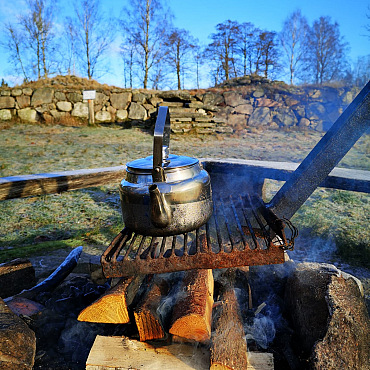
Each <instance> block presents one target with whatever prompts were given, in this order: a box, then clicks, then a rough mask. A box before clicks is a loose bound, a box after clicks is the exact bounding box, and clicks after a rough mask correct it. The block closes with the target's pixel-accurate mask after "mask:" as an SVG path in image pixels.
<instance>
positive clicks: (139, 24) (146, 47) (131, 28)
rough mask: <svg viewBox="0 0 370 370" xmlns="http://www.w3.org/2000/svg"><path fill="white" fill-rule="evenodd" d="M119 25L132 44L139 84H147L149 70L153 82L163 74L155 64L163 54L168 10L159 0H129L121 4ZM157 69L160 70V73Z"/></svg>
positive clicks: (156, 81)
mask: <svg viewBox="0 0 370 370" xmlns="http://www.w3.org/2000/svg"><path fill="white" fill-rule="evenodd" d="M121 18H122V19H121V22H120V23H121V27H122V30H123V36H124V38H125V42H126V43H127V44H130V45H132V46H134V48H135V49H134V51H135V57H136V60H137V63H138V65H139V66H140V69H141V74H142V85H143V87H144V89H147V88H148V82H149V80H150V74H151V73H152V74H153V76H152V77H151V80H152V81H153V84H154V85H156V86H157V85H158V78H159V77H160V76H161V75H162V67H160V66H158V65H159V64H160V63H161V62H162V61H163V58H164V57H165V55H166V50H165V47H164V46H165V42H166V40H167V38H168V32H167V30H169V29H170V28H171V27H170V23H171V14H170V12H169V10H168V9H164V7H163V5H162V2H161V0H131V1H130V3H129V7H127V8H124V9H123V12H122V17H121ZM158 71H161V73H159V72H158Z"/></svg>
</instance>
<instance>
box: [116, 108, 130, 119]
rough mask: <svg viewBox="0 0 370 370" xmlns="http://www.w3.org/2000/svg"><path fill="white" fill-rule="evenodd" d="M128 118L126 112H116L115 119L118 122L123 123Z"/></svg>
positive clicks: (119, 110)
mask: <svg viewBox="0 0 370 370" xmlns="http://www.w3.org/2000/svg"><path fill="white" fill-rule="evenodd" d="M127 117H128V112H127V110H125V109H118V110H117V112H116V118H117V120H118V121H124V120H126V119H127Z"/></svg>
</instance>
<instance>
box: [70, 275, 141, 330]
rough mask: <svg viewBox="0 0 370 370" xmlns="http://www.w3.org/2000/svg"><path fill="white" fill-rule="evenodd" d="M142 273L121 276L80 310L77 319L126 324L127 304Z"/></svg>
mask: <svg viewBox="0 0 370 370" xmlns="http://www.w3.org/2000/svg"><path fill="white" fill-rule="evenodd" d="M143 279H144V275H137V276H135V277H134V276H130V277H127V278H122V279H121V280H120V281H119V282H118V283H117V285H115V286H114V287H113V288H111V289H109V290H108V291H107V292H105V293H104V294H103V295H102V296H101V297H100V298H99V299H97V300H96V301H95V302H94V303H92V304H91V305H90V306H87V307H86V308H85V309H84V310H82V311H81V312H80V314H79V316H78V318H77V320H79V321H87V322H99V323H106V324H126V323H128V322H129V321H130V318H129V314H128V306H129V305H130V304H131V303H132V301H133V299H134V297H135V295H136V292H137V291H138V289H139V287H140V285H141V283H142V281H143Z"/></svg>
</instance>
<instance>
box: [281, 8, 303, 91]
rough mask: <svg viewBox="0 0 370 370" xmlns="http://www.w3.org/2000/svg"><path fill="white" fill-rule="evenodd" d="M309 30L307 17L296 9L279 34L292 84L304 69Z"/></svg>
mask: <svg viewBox="0 0 370 370" xmlns="http://www.w3.org/2000/svg"><path fill="white" fill-rule="evenodd" d="M308 30H309V26H308V22H307V19H306V18H305V17H304V16H303V15H302V13H301V11H300V10H296V11H295V12H293V13H292V14H290V15H289V16H288V18H286V19H285V21H284V24H283V29H282V31H281V32H280V34H279V38H280V42H281V45H282V47H283V50H284V57H285V61H286V62H287V64H288V66H289V79H290V84H291V85H293V82H294V79H295V77H296V75H299V73H300V72H301V71H302V69H303V61H304V56H305V52H306V40H307V34H308Z"/></svg>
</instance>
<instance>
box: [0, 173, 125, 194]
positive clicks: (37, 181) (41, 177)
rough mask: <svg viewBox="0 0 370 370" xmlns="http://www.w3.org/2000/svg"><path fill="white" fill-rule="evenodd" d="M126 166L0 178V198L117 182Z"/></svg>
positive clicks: (57, 191)
mask: <svg viewBox="0 0 370 370" xmlns="http://www.w3.org/2000/svg"><path fill="white" fill-rule="evenodd" d="M125 170H126V166H117V167H106V168H94V169H85V170H76V171H64V172H55V173H41V174H35V175H24V176H10V177H2V178H0V200H5V199H13V198H24V197H29V196H35V195H43V194H52V193H61V192H63V191H69V190H76V189H84V188H88V187H92V186H100V185H106V184H110V183H112V182H116V183H118V182H119V181H121V180H122V179H123V178H124V177H125Z"/></svg>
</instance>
